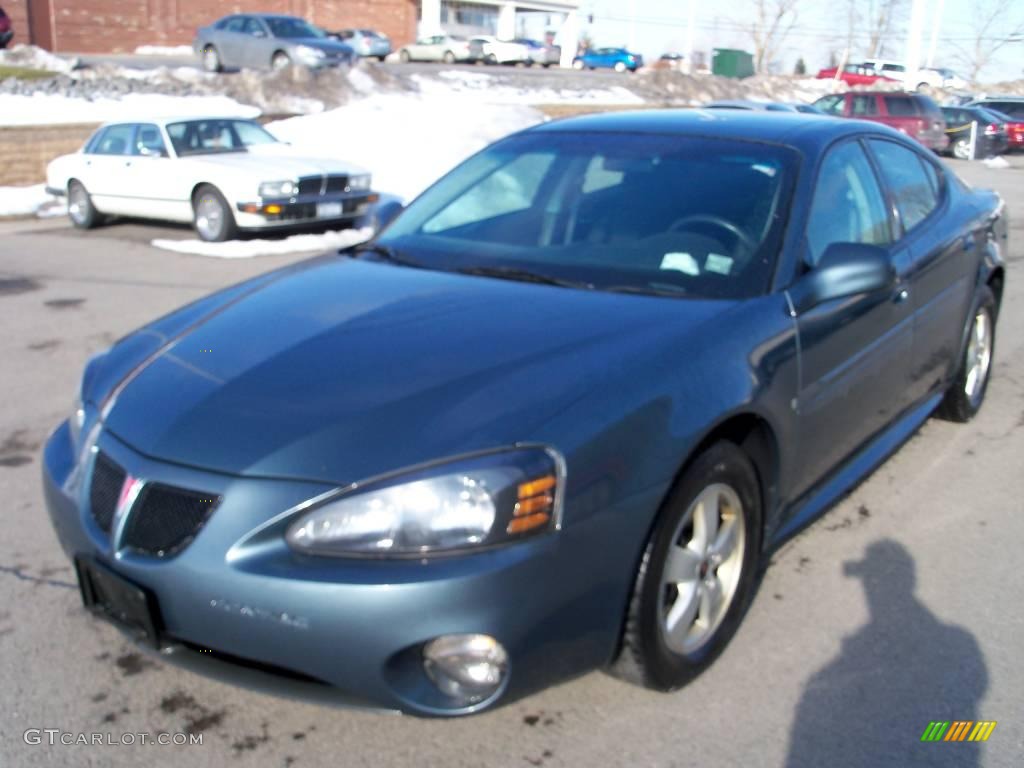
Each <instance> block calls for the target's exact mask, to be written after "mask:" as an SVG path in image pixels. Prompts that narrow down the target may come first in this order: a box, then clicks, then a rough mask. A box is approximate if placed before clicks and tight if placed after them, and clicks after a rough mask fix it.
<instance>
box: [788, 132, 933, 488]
mask: <svg viewBox="0 0 1024 768" xmlns="http://www.w3.org/2000/svg"><path fill="white" fill-rule="evenodd" d="M892 227H893V221H892V215H891V211H890V210H889V208H888V207H887V205H886V199H885V195H884V193H883V190H882V187H881V185H880V183H879V180H878V177H877V173H876V171H875V169H874V167H873V165H872V163H871V161H870V159H869V157H868V154H867V151H866V150H865V148H864V146H863V145H862V143H861V142H860V141H859V140H857V139H850V140H846V141H843V142H841V143H839V144H837V145H834V146H833V147H832V148H831V149H830V150H829V151H828V153H827V155H826V156H825V158H824V159H823V161H822V163H821V165H820V168H819V171H818V175H817V177H816V187H815V191H814V195H813V199H812V203H811V208H810V211H809V214H808V220H807V227H806V233H805V239H804V263H805V267H804V268H805V270H813V269H815V268H816V267H817V265H818V262H819V261H820V259H821V256H822V255H823V254H824V252H825V249H826V248H827V247H828V246H829V245H830V244H832V243H844V242H853V243H865V244H870V245H877V246H880V247H883V248H885V249H886V250H887V251H888V253H889V258H890V259H891V262H892V264H893V266H894V268H895V270H896V273H897V275H898V276H899V280H900V281H902V279H903V276H904V275H905V274H906V272H907V270H908V268H909V266H910V257H909V254H908V253H907V252H906V250H905V249H904V248H902V247H901V246H899V245H898V244H897V245H894V244H893V235H892ZM905 299H906V294H905V293H904V286H903V284H902V282H898V283H897V287H896V289H895V291H893V292H891V293H890V292H888V291H885V292H882V293H881V294H878V293H875V294H862V295H857V296H852V297H849V298H845V299H837V300H834V301H829V302H825V303H824V304H821V305H819V306H816V307H813V308H811V309H809V310H807V311H805V312H803V313H802V314H799V315H798V316H797V318H796V324H797V330H798V333H799V339H800V385H799V386H800V389H799V393H798V396H797V399H796V402H795V403H794V407H795V410H796V412H797V414H798V424H799V426H798V432H799V435H800V437H799V446H798V449H797V450H798V455H799V463H798V466H800V467H801V483H802V485H799V484H798V488H797V492H798V494H799V493H802V492H804V491H806V490H808V489H809V488H810V487H811V486H812V485H813V484H814V483H815V482H816V481H817V480H819V479H820V478H822V477H823V476H824V475H825V474H826V473H827V472H828V471H829V470H830V469H832V468H834V467H836V466H837V465H838V464H840V463H841V462H842V461H843V460H844V459H846V458H847V457H849V456H850V455H851V454H853V453H854V452H855V451H856V450H857V449H858V448H859V447H860V446H861V445H863V444H864V443H865V442H866V441H867V440H868V439H869V438H870V437H871V436H872V435H874V434H875V433H877V432H879V431H880V430H881V429H883V428H884V427H885V426H886V425H887V424H888V423H889V422H890V421H892V420H893V419H894V418H896V416H897V415H898V414H899V413H900V412H901V411H902V410H903V409H904V407H905V406H906V404H907V397H906V394H905V390H906V385H907V378H908V372H909V364H910V362H909V361H910V354H911V352H912V349H913V339H912V334H913V326H912V312H911V305H910V303H909V302H908V301H906V300H905Z"/></svg>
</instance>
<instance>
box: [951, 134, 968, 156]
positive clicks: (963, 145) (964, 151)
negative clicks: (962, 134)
mask: <svg viewBox="0 0 1024 768" xmlns="http://www.w3.org/2000/svg"><path fill="white" fill-rule="evenodd" d="M953 157H955V158H956V159H957V160H970V159H971V142H970V140H969V139H957V140H956V141H955V142H954V143H953Z"/></svg>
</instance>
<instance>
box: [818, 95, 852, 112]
mask: <svg viewBox="0 0 1024 768" xmlns="http://www.w3.org/2000/svg"><path fill="white" fill-rule="evenodd" d="M845 101H846V97H845V96H842V95H832V96H822V97H821V98H820V99H818V100H817V101H816V102H814V105H815V106H816V107H817V108H818V109H820V110H821V111H822V112H827V113H828V114H830V115H841V114H843V104H844V103H845Z"/></svg>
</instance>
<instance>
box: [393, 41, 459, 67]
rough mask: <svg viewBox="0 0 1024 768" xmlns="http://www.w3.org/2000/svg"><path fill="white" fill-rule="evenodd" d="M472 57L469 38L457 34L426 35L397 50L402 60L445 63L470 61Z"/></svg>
mask: <svg viewBox="0 0 1024 768" xmlns="http://www.w3.org/2000/svg"><path fill="white" fill-rule="evenodd" d="M472 57H473V54H472V51H470V48H469V40H467V39H466V38H464V37H460V36H458V35H428V36H427V37H421V38H419V39H418V40H417V41H416V42H415V43H409V45H406V46H403V47H402V49H401V51H399V58H401V60H402V61H404V62H410V61H443V62H444V63H445V64H454V63H455V62H457V61H470V60H471V59H472Z"/></svg>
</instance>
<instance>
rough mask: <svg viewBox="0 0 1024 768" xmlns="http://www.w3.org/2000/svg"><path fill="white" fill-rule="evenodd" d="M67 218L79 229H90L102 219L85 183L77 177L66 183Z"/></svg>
mask: <svg viewBox="0 0 1024 768" xmlns="http://www.w3.org/2000/svg"><path fill="white" fill-rule="evenodd" d="M68 218H69V219H71V223H72V224H74V225H75V226H76V227H78V228H79V229H92V228H93V227H95V226H96V225H97V224H99V223H101V222H102V220H103V216H102V214H101V213H100V212H99V211H97V210H96V206H94V205H93V204H92V197H90V196H89V192H88V190H86V188H85V185H84V184H82V182H80V181H78V180H77V179H73V180H72V181H71V183H70V184H68Z"/></svg>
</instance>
